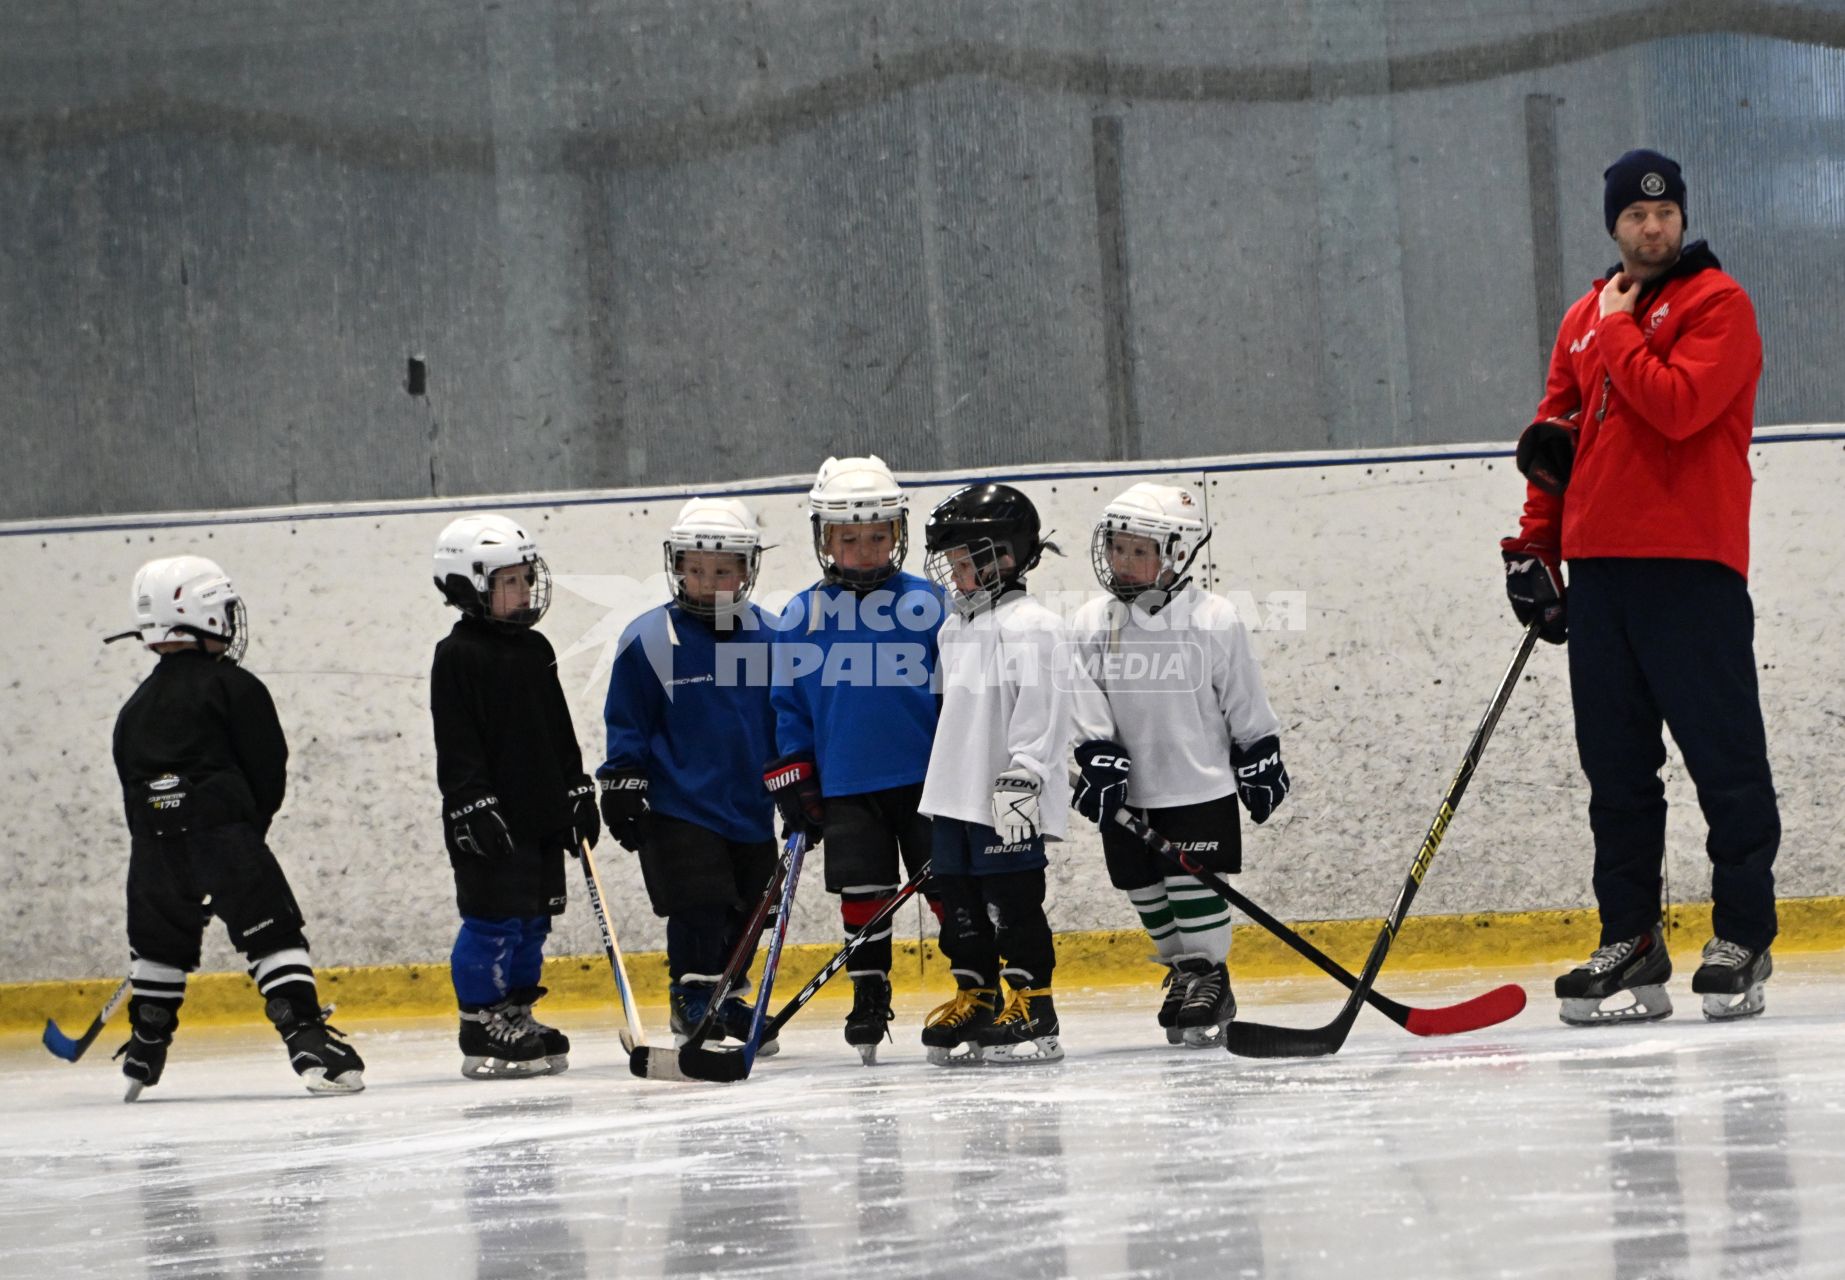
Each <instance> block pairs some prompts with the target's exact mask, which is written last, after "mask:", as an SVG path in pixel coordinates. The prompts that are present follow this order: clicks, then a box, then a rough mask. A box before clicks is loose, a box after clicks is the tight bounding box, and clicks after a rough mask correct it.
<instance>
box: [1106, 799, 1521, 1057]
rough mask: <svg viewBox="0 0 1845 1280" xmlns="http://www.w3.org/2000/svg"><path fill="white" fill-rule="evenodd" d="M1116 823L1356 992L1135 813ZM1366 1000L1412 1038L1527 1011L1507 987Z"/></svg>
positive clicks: (1123, 813)
mask: <svg viewBox="0 0 1845 1280" xmlns="http://www.w3.org/2000/svg"><path fill="white" fill-rule="evenodd" d="M1115 821H1116V822H1117V823H1119V824H1120V825H1121V826H1123V827H1126V828H1127V829H1128V830H1129V831H1132V832H1133V833H1134V834H1135V835H1136V836H1138V837H1139V838H1140V840H1141V841H1142V842H1143V843H1144V844H1145V845H1146V846H1147V847H1148V848H1149V849H1152V850H1153V851H1154V852H1155V853H1157V854H1160V855H1161V856H1162V857H1165V858H1167V859H1169V860H1171V861H1172V862H1175V863H1177V864H1178V865H1179V866H1181V867H1183V868H1184V869H1185V870H1186V871H1189V872H1190V873H1191V874H1192V876H1193V878H1195V879H1196V880H1198V881H1199V882H1200V883H1201V884H1203V885H1204V886H1205V887H1206V888H1208V889H1210V890H1211V891H1213V892H1214V893H1216V894H1217V896H1218V897H1220V898H1222V899H1223V900H1224V901H1226V902H1228V903H1229V904H1230V905H1231V906H1233V907H1235V908H1237V909H1238V910H1239V911H1241V912H1242V913H1243V914H1244V915H1246V916H1248V917H1249V918H1250V919H1251V920H1254V921H1255V922H1256V923H1257V924H1259V925H1261V926H1262V927H1263V928H1264V929H1267V930H1268V931H1269V932H1270V933H1272V934H1274V935H1275V936H1276V937H1277V938H1280V939H1281V940H1282V941H1283V942H1285V943H1287V944H1288V946H1290V947H1292V948H1293V949H1294V950H1295V951H1297V952H1299V953H1300V954H1301V955H1303V956H1305V957H1306V958H1307V959H1309V960H1311V961H1312V962H1313V963H1314V964H1316V965H1318V966H1319V967H1320V969H1322V970H1323V971H1325V972H1326V973H1327V974H1329V975H1331V976H1332V977H1333V978H1335V979H1337V980H1338V981H1339V982H1340V984H1341V985H1343V986H1344V987H1345V989H1346V990H1347V991H1355V990H1357V988H1358V978H1357V977H1356V976H1355V975H1354V974H1353V973H1352V972H1351V971H1350V970H1349V969H1347V968H1346V967H1345V966H1344V965H1342V964H1340V963H1339V962H1338V961H1337V960H1334V959H1333V958H1332V957H1331V956H1329V955H1327V954H1326V953H1325V952H1324V951H1321V950H1320V949H1319V948H1318V947H1316V946H1314V945H1313V944H1312V943H1311V942H1309V941H1307V940H1306V939H1305V938H1303V937H1301V936H1300V934H1298V933H1296V932H1295V931H1294V930H1292V929H1290V928H1289V927H1288V926H1287V925H1285V924H1283V923H1282V922H1281V921H1279V920H1277V919H1276V918H1275V917H1274V916H1271V915H1270V914H1269V913H1268V912H1266V911H1264V910H1263V909H1262V908H1261V907H1258V906H1257V905H1256V904H1255V903H1253V902H1251V901H1250V900H1249V899H1248V898H1246V897H1244V896H1243V895H1242V894H1240V893H1238V892H1237V891H1236V890H1235V889H1233V888H1231V887H1230V882H1229V881H1228V880H1225V879H1224V878H1223V877H1222V876H1220V875H1218V874H1217V873H1216V872H1214V871H1212V870H1210V869H1209V868H1207V867H1205V866H1204V865H1202V864H1201V863H1200V862H1199V861H1198V860H1197V859H1196V858H1194V857H1192V855H1191V854H1189V853H1187V852H1186V851H1185V850H1183V849H1181V848H1179V847H1178V846H1177V845H1175V844H1173V843H1172V842H1171V841H1170V840H1168V839H1166V837H1165V836H1163V835H1161V834H1160V833H1159V832H1157V831H1155V830H1154V829H1153V828H1152V827H1150V826H1148V825H1147V824H1146V823H1145V822H1143V821H1142V820H1141V819H1139V818H1137V817H1135V816H1134V814H1133V813H1132V812H1131V811H1129V810H1127V809H1117V810H1115ZM1364 999H1365V1003H1366V1004H1368V1005H1370V1006H1371V1007H1372V1008H1373V1009H1376V1010H1377V1011H1378V1012H1379V1013H1381V1014H1383V1015H1384V1016H1385V1017H1386V1018H1389V1019H1390V1020H1391V1021H1392V1022H1394V1023H1396V1024H1397V1025H1398V1026H1399V1027H1402V1028H1403V1029H1404V1030H1405V1031H1408V1032H1409V1033H1410V1034H1412V1035H1418V1036H1451V1035H1458V1034H1460V1033H1461V1032H1464V1031H1478V1030H1480V1029H1481V1028H1483V1027H1491V1026H1497V1025H1498V1024H1499V1023H1501V1022H1504V1021H1506V1020H1507V1019H1509V1018H1515V1017H1517V1016H1518V1014H1519V1013H1520V1012H1521V1011H1522V1010H1523V1009H1524V1007H1525V989H1524V988H1523V987H1521V986H1517V985H1515V984H1512V983H1507V984H1506V985H1505V986H1502V987H1494V988H1493V989H1492V990H1491V991H1488V992H1485V993H1483V994H1481V995H1477V996H1475V997H1473V998H1472V999H1471V1000H1463V1001H1461V1002H1460V1003H1459V1004H1450V1005H1442V1006H1440V1007H1439V1008H1434V1009H1418V1008H1415V1007H1413V1006H1411V1005H1406V1004H1399V1003H1398V1002H1397V1001H1395V1000H1392V999H1391V998H1390V997H1389V996H1386V995H1383V994H1381V993H1380V992H1377V991H1367V992H1365V997H1364Z"/></svg>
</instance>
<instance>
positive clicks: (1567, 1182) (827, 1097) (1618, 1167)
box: [0, 955, 1845, 1280]
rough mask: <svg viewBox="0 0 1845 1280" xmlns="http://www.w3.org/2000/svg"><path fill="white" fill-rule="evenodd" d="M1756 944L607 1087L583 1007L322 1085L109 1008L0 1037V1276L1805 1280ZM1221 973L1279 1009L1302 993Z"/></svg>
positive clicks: (1814, 1220)
mask: <svg viewBox="0 0 1845 1280" xmlns="http://www.w3.org/2000/svg"><path fill="white" fill-rule="evenodd" d="M1777 962H1778V971H1777V973H1776V975H1775V977H1774V979H1773V981H1772V982H1771V983H1770V984H1769V988H1768V991H1769V1009H1768V1013H1767V1015H1766V1016H1764V1017H1762V1018H1759V1019H1754V1020H1752V1021H1749V1022H1745V1023H1739V1024H1734V1025H1715V1024H1710V1023H1706V1022H1704V1021H1703V1020H1702V1019H1701V1018H1700V1017H1699V1016H1698V1014H1697V1001H1696V998H1695V997H1693V996H1692V995H1691V994H1690V991H1689V981H1688V979H1687V977H1686V976H1685V975H1680V977H1679V978H1678V979H1677V980H1676V981H1675V982H1674V984H1673V994H1674V997H1675V999H1676V1000H1677V1002H1678V1005H1679V1013H1678V1014H1677V1016H1675V1017H1674V1018H1673V1019H1672V1020H1671V1021H1669V1022H1665V1023H1660V1024H1650V1025H1638V1026H1623V1027H1612V1028H1609V1027H1604V1028H1594V1029H1585V1030H1575V1029H1570V1028H1566V1027H1564V1026H1562V1025H1561V1024H1560V1023H1559V1022H1557V1020H1556V1012H1555V1010H1556V1005H1555V1001H1554V1000H1552V999H1551V998H1550V997H1549V992H1548V983H1549V978H1550V976H1551V974H1552V973H1553V972H1554V971H1553V970H1549V969H1546V970H1544V971H1537V970H1521V971H1518V972H1516V973H1512V974H1510V975H1507V974H1503V973H1484V972H1478V971H1474V972H1465V973H1453V974H1437V975H1411V976H1409V977H1404V976H1401V975H1387V976H1389V977H1390V979H1391V980H1390V981H1389V982H1387V983H1386V984H1385V987H1386V990H1387V991H1388V992H1389V993H1390V994H1392V995H1393V996H1395V997H1397V998H1399V999H1403V1000H1405V1001H1407V1002H1410V1003H1417V1004H1437V1003H1446V1002H1449V1001H1453V1000H1458V999H1461V998H1463V997H1465V996H1469V995H1473V994H1476V993H1478V992H1480V991H1483V990H1485V989H1487V988H1488V987H1490V986H1493V985H1496V984H1497V983H1498V982H1501V981H1505V980H1507V979H1508V977H1509V978H1510V980H1515V981H1521V982H1524V983H1525V984H1526V986H1527V987H1528V989H1529V990H1530V991H1531V995H1532V1001H1531V1006H1530V1008H1529V1009H1527V1010H1526V1012H1525V1013H1524V1014H1523V1015H1521V1016H1520V1017H1519V1018H1518V1019H1516V1020H1515V1021H1513V1022H1512V1023H1509V1024H1507V1025H1506V1026H1504V1027H1500V1028H1494V1029H1492V1030H1489V1031H1486V1032H1481V1033H1476V1034H1474V1035H1471V1036H1464V1037H1457V1038H1453V1039H1449V1040H1419V1039H1416V1038H1414V1037H1412V1036H1410V1035H1408V1034H1407V1033H1405V1032H1404V1031H1402V1030H1401V1029H1399V1028H1398V1027H1396V1026H1395V1025H1393V1024H1391V1023H1389V1022H1387V1021H1385V1020H1384V1019H1382V1018H1380V1017H1378V1016H1376V1015H1375V1014H1372V1013H1367V1014H1366V1015H1365V1016H1363V1017H1362V1018H1361V1019H1360V1021H1359V1023H1358V1027H1357V1029H1356V1031H1355V1032H1354V1033H1353V1036H1352V1038H1351V1040H1350V1041H1349V1042H1348V1043H1347V1045H1346V1047H1345V1049H1344V1050H1343V1051H1342V1052H1341V1053H1340V1054H1339V1055H1338V1056H1336V1057H1333V1058H1329V1059H1320V1060H1315V1061H1302V1062H1258V1061H1248V1060H1240V1059H1235V1058H1232V1057H1230V1056H1229V1055H1228V1054H1226V1053H1224V1052H1222V1051H1221V1050H1208V1051H1197V1050H1186V1049H1180V1048H1172V1047H1168V1046H1167V1045H1166V1044H1165V1043H1164V1040H1163V1037H1162V1035H1161V1033H1160V1032H1159V1031H1158V1029H1157V1028H1156V1027H1155V1026H1154V1025H1153V1016H1152V1015H1153V1009H1154V1007H1155V1006H1156V1004H1157V999H1158V993H1157V991H1156V990H1155V989H1154V988H1153V987H1151V986H1149V987H1148V989H1147V990H1145V991H1144V992H1122V991H1110V992H1092V993H1080V992H1064V993H1060V995H1059V1005H1060V1012H1061V1013H1062V1016H1063V1022H1064V1044H1065V1046H1066V1048H1067V1050H1068V1053H1069V1057H1068V1058H1067V1059H1066V1061H1065V1062H1064V1063H1062V1064H1061V1065H1058V1066H1050V1067H1020V1068H989V1069H964V1070H945V1069H942V1068H937V1067H931V1066H929V1065H928V1064H927V1063H925V1062H924V1061H923V1052H922V1049H921V1047H920V1046H919V1045H918V1044H917V1041H916V1034H917V1028H918V1024H919V1021H920V1015H921V1013H922V1011H923V1009H924V1008H925V1007H926V1005H924V1004H923V1003H922V1002H920V1001H908V1002H904V1003H902V1004H900V1007H899V1016H900V1019H901V1020H900V1021H899V1022H898V1023H897V1024H896V1030H897V1032H898V1033H899V1035H898V1040H897V1042H896V1043H894V1044H890V1045H887V1046H885V1048H884V1052H883V1057H884V1059H885V1061H884V1063H883V1064H881V1065H880V1066H878V1067H876V1068H869V1069H868V1068H864V1067H861V1066H860V1065H859V1064H858V1059H857V1056H856V1054H854V1052H853V1051H852V1050H851V1049H850V1048H848V1047H847V1046H846V1045H845V1044H844V1043H843V1041H842V1040H841V1039H840V1036H839V1032H838V1022H839V1018H840V1016H841V1014H842V1011H843V1008H844V1006H843V1004H839V1003H833V1004H825V1003H816V1004H815V1005H814V1006H812V1007H810V1008H809V1009H808V1010H806V1011H805V1012H804V1013H803V1014H802V1016H801V1018H800V1019H799V1020H798V1021H796V1022H795V1023H793V1024H792V1025H791V1026H790V1027H789V1029H788V1031H787V1033H786V1034H785V1036H784V1040H785V1043H786V1046H787V1047H786V1048H785V1049H784V1051H783V1052H782V1054H781V1055H780V1056H779V1057H776V1058H772V1059H764V1060H762V1061H760V1062H759V1063H758V1064H757V1067H756V1072H755V1074H754V1076H753V1077H752V1079H751V1080H750V1081H748V1082H747V1083H745V1084H741V1085H735V1086H729V1087H723V1086H701V1085H672V1084H658V1083H651V1082H643V1081H638V1080H635V1079H633V1078H632V1077H631V1076H630V1075H629V1074H628V1071H627V1067H626V1062H625V1060H624V1059H623V1058H622V1056H621V1053H620V1049H619V1046H618V1045H617V1042H616V1038H615V1031H614V1021H613V1017H612V1015H607V1016H604V1015H598V1014H593V1013H588V1014H579V1015H576V1016H574V1017H572V1016H568V1015H561V1016H559V1017H558V1018H557V1019H556V1020H557V1021H558V1022H559V1023H560V1025H564V1026H565V1027H566V1029H568V1030H569V1031H570V1032H571V1033H572V1036H573V1038H574V1039H575V1041H576V1048H575V1051H574V1053H573V1055H572V1056H573V1061H574V1063H575V1065H574V1066H573V1067H572V1069H571V1070H570V1072H569V1073H568V1074H566V1075H563V1076H559V1077H555V1078H551V1079H544V1080H538V1081H494V1082H473V1081H466V1080H463V1079H461V1078H460V1076H459V1074H458V1071H457V1067H458V1065H459V1055H458V1053H457V1051H456V1049H455V1047H454V1042H453V1034H454V1033H453V1029H452V1027H451V1026H450V1025H449V1024H448V1023H446V1022H436V1021H434V1020H431V1021H426V1022H419V1023H407V1024H396V1025H393V1026H390V1027H385V1026H376V1025H374V1026H367V1025H364V1024H357V1025H354V1026H352V1027H350V1028H349V1029H350V1030H351V1031H353V1033H354V1035H353V1039H354V1042H355V1043H356V1044H358V1045H359V1046H360V1047H361V1049H362V1051H363V1052H364V1053H365V1055H366V1058H367V1060H368V1070H367V1073H366V1074H367V1077H368V1080H369V1081H370V1085H371V1087H370V1088H369V1089H368V1090H367V1091H366V1092H365V1093H363V1094H361V1095H358V1096H356V1097H311V1096H309V1095H308V1094H307V1093H306V1092H305V1091H303V1090H301V1089H300V1086H299V1085H298V1084H297V1083H296V1082H295V1079H294V1077H293V1075H292V1074H291V1073H290V1072H289V1070H288V1067H287V1065H286V1062H285V1060H284V1057H283V1054H282V1052H281V1050H280V1047H279V1045H278V1043H277V1042H276V1040H275V1038H274V1037H273V1035H272V1034H271V1033H269V1032H268V1031H267V1029H263V1030H260V1031H259V1030H257V1029H254V1028H252V1029H212V1028H198V1027H190V1026H189V1027H186V1028H184V1029H183V1030H182V1031H181V1033H180V1039H179V1042H178V1044H177V1045H176V1046H175V1050H174V1055H173V1058H172V1060H171V1061H170V1063H169V1065H168V1068H167V1077H166V1079H165V1080H164V1081H163V1082H162V1083H161V1084H160V1085H159V1086H158V1087H157V1088H155V1089H153V1090H150V1091H149V1092H148V1093H147V1095H146V1096H145V1097H144V1099H143V1100H142V1101H141V1102H139V1103H136V1104H135V1105H133V1106H124V1105H123V1104H122V1103H121V1101H120V1086H121V1077H120V1075H119V1074H118V1072H117V1070H116V1067H115V1065H114V1064H112V1063H110V1062H109V1059H108V1054H109V1053H110V1052H111V1051H112V1050H113V1049H114V1048H115V1046H116V1045H117V1044H118V1043H119V1041H120V1024H119V1022H118V1024H117V1025H116V1026H113V1027H111V1028H110V1029H109V1031H108V1033H107V1034H106V1035H105V1037H104V1038H103V1039H102V1040H100V1041H98V1043H97V1045H96V1046H95V1047H94V1048H93V1049H92V1050H91V1053H90V1056H89V1057H87V1058H86V1059H85V1060H84V1061H83V1062H81V1063H79V1064H77V1065H76V1066H70V1065H68V1064H65V1063H62V1062H58V1061H56V1060H55V1059H53V1058H51V1057H50V1055H48V1054H46V1053H45V1052H44V1051H43V1050H42V1049H41V1048H39V1047H38V1046H37V1044H36V1042H28V1041H26V1040H25V1039H24V1038H23V1037H14V1038H11V1039H9V1040H8V1041H7V1042H6V1043H5V1047H4V1050H0V1086H4V1091H5V1097H6V1098H7V1100H8V1101H9V1103H10V1105H11V1108H12V1111H13V1116H12V1118H11V1119H10V1120H9V1121H8V1123H7V1125H6V1131H7V1139H6V1143H5V1149H4V1155H0V1275H4V1276H8V1277H11V1276H22V1277H23V1276H33V1277H39V1276H77V1275H82V1276H96V1277H108V1276H137V1277H138V1276H147V1275H152V1276H251V1275H261V1276H270V1275H277V1276H333V1275H390V1276H394V1277H400V1278H405V1280H407V1278H410V1277H422V1276H442V1277H466V1276H482V1277H499V1276H561V1277H576V1276H613V1275H617V1274H619V1275H624V1276H628V1275H635V1276H645V1275H662V1274H664V1275H697V1274H725V1275H759V1276H773V1275H799V1276H803V1277H805V1276H818V1275H842V1276H843V1275H852V1276H855V1277H856V1276H878V1277H882V1276H891V1275H924V1274H927V1275H944V1276H959V1275H979V1276H981V1277H983V1278H986V1277H1008V1278H1011V1277H1018V1278H1020V1280H1027V1278H1029V1277H1037V1276H1063V1275H1077V1276H1104V1275H1109V1276H1112V1275H1145V1276H1166V1275H1211V1276H1274V1277H1318V1276H1358V1275H1363V1276H1369V1277H1417V1278H1419V1280H1421V1278H1426V1277H1441V1276H1454V1277H1469V1278H1471V1277H1490V1276H1567V1277H1618V1278H1619V1280H1627V1278H1628V1277H1637V1276H1666V1277H1678V1276H1711V1277H1719V1276H1721V1277H1731V1276H1840V1275H1845V1021H1842V1020H1841V1018H1840V1013H1841V1011H1842V1010H1845V957H1841V956H1800V955H1789V956H1786V957H1777ZM1240 994H1241V997H1242V1000H1243V1004H1244V1009H1245V1011H1246V1012H1249V1013H1252V1014H1253V1013H1254V1011H1255V1010H1256V1009H1257V1008H1258V1007H1259V1008H1260V1010H1261V1012H1260V1015H1259V1016H1260V1017H1262V1018H1263V1019H1264V1020H1266V1021H1277V1022H1292V1023H1298V1024H1301V1025H1316V1024H1318V1023H1322V1022H1324V1021H1326V1020H1327V1019H1328V1018H1329V1017H1330V1016H1331V1015H1332V1013H1333V1011H1334V1009H1335V1007H1336V1004H1337V1000H1338V996H1339V994H1340V993H1339V992H1338V991H1337V990H1336V989H1333V988H1332V986H1331V984H1330V983H1327V982H1323V981H1317V980H1301V981H1298V982H1287V983H1267V984H1245V985H1244V986H1243V987H1242V988H1241V989H1240ZM649 1012H650V1013H651V1014H653V1015H654V1016H653V1020H652V1023H651V1026H652V1027H653V1028H656V1029H658V1028H659V1026H660V1021H661V1019H660V1018H659V1016H658V1015H659V1011H657V1010H650V1011H649ZM337 1021H339V1020H338V1019H336V1022H337Z"/></svg>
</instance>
